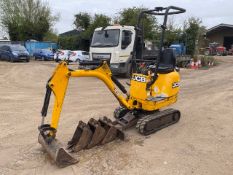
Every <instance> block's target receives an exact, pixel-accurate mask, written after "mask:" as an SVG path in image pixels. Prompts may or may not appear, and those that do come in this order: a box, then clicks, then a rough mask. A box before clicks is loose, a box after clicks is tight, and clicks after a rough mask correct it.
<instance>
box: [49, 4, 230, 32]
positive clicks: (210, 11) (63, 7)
mask: <svg viewBox="0 0 233 175" xmlns="http://www.w3.org/2000/svg"><path fill="white" fill-rule="evenodd" d="M49 4H50V5H51V7H52V10H53V13H60V21H59V22H57V24H56V25H55V29H56V30H57V32H58V33H62V32H65V31H68V30H71V29H73V28H74V26H73V24H72V23H73V21H74V14H77V13H79V12H89V13H91V14H94V13H103V14H106V15H109V16H115V15H116V14H117V13H118V12H119V11H120V10H121V9H123V8H128V7H133V6H136V7H138V6H143V7H147V8H153V7H156V6H169V5H175V6H179V7H182V8H185V9H186V10H187V12H186V13H185V14H182V15H177V18H175V22H176V23H177V24H179V23H180V24H182V23H183V21H184V20H185V19H187V18H188V17H191V16H195V17H199V18H201V19H202V21H203V24H204V25H205V26H207V27H208V28H209V27H212V26H215V25H217V24H220V23H227V24H233V2H232V0H168V1H165V0H66V1H64V0H49Z"/></svg>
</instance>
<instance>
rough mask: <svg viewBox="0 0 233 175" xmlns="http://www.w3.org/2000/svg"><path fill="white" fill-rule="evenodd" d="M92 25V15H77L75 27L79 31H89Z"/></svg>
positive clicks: (83, 13)
mask: <svg viewBox="0 0 233 175" xmlns="http://www.w3.org/2000/svg"><path fill="white" fill-rule="evenodd" d="M90 24H91V15H89V14H88V13H85V12H80V13H78V14H76V15H75V21H74V25H75V26H76V28H77V29H78V28H82V29H84V30H87V28H88V27H89V26H90Z"/></svg>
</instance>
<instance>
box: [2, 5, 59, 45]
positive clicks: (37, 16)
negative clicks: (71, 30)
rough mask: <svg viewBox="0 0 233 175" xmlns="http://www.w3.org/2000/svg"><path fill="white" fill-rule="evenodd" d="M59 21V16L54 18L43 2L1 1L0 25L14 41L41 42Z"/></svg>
mask: <svg viewBox="0 0 233 175" xmlns="http://www.w3.org/2000/svg"><path fill="white" fill-rule="evenodd" d="M57 20H58V16H53V15H52V13H51V10H50V8H49V6H48V4H47V3H45V2H42V1H41V0H1V1H0V23H1V25H2V26H3V27H4V28H6V30H7V31H8V33H9V36H10V39H11V40H13V41H17V40H22V41H25V40H29V39H35V40H39V41H41V40H43V38H44V36H45V35H46V33H47V32H49V31H50V30H51V28H52V26H53V24H54V22H55V21H57Z"/></svg>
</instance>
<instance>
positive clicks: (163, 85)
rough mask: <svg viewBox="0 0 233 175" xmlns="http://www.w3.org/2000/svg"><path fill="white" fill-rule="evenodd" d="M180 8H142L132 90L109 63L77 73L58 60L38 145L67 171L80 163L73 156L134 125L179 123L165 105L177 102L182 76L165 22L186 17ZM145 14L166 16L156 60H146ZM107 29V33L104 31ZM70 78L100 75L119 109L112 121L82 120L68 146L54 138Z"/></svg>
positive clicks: (150, 128) (147, 128)
mask: <svg viewBox="0 0 233 175" xmlns="http://www.w3.org/2000/svg"><path fill="white" fill-rule="evenodd" d="M184 12H185V10H184V9H182V8H179V7H174V6H169V7H165V8H163V7H156V8H155V9H152V10H144V11H142V12H141V13H140V15H139V17H138V23H137V26H136V27H135V30H136V35H135V45H134V49H133V52H132V76H131V81H130V84H129V86H130V88H129V92H127V90H126V89H125V87H124V86H123V85H122V84H121V83H120V82H119V81H118V80H117V79H116V77H115V76H113V75H112V73H111V70H110V68H109V64H108V63H109V60H102V61H98V62H96V61H88V62H87V61H85V62H80V64H79V68H78V69H77V70H72V69H69V68H68V66H67V63H66V62H60V63H59V64H58V66H57V67H56V69H55V71H54V73H53V75H52V77H51V78H50V79H49V80H48V83H47V87H46V94H45V99H44V105H43V108H42V111H41V114H42V122H41V125H40V126H39V132H40V133H39V143H40V144H41V145H42V146H43V147H44V149H45V150H46V151H47V152H48V154H49V155H50V156H51V157H52V159H53V160H54V161H55V162H56V163H57V165H59V166H61V167H64V166H67V165H71V164H74V163H77V162H78V160H77V159H75V158H73V157H72V156H71V154H70V153H71V152H77V151H80V150H82V149H89V148H92V147H94V146H96V145H103V144H106V143H108V142H111V141H113V140H114V139H116V138H120V139H122V140H123V139H124V137H125V133H124V131H125V130H126V129H127V128H130V127H133V126H136V129H137V130H138V132H139V133H140V134H143V135H149V134H151V133H154V132H156V131H158V130H160V129H162V128H165V127H167V126H169V125H172V124H174V123H176V122H178V121H179V119H180V112H179V111H178V110H175V109H171V108H169V109H167V108H166V109H165V110H161V109H162V108H164V107H168V106H169V105H171V104H173V103H175V102H176V101H177V96H178V93H179V86H180V76H179V72H178V69H177V68H176V66H175V65H176V58H175V55H174V51H173V50H172V49H165V48H164V46H163V43H164V36H165V30H166V23H167V18H168V16H169V15H174V14H179V13H184ZM144 15H162V16H164V21H163V24H162V25H161V41H160V48H159V53H158V55H157V56H156V57H154V59H145V58H144V57H143V54H142V53H143V49H144V38H143V23H142V19H143V17H144ZM103 31H104V29H103ZM72 77H97V78H98V79H100V80H102V81H103V82H104V83H105V85H106V86H107V87H108V89H109V90H110V91H111V93H112V94H113V95H114V96H115V97H116V99H117V100H118V101H119V104H120V107H118V108H117V109H115V111H114V118H115V119H114V121H113V120H111V119H109V118H107V117H102V118H100V119H98V120H96V119H94V118H91V119H90V120H89V121H88V122H87V123H84V122H83V121H80V122H79V123H78V126H77V128H76V130H75V132H74V135H73V137H72V138H71V140H70V141H69V142H68V144H67V146H66V147H63V146H62V144H61V143H59V142H58V140H57V139H56V132H57V127H58V123H59V118H60V113H61V110H62V104H63V101H64V97H65V94H66V89H67V86H68V82H69V79H70V78H72ZM52 92H53V94H54V96H55V102H54V107H53V112H52V118H51V123H50V124H45V117H46V115H47V110H48V106H49V101H50V96H51V93H52Z"/></svg>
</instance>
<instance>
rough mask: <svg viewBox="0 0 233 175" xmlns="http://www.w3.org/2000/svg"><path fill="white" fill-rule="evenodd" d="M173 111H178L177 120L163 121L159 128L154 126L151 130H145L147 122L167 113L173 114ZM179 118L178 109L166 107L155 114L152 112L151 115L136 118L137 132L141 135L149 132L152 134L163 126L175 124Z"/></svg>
mask: <svg viewBox="0 0 233 175" xmlns="http://www.w3.org/2000/svg"><path fill="white" fill-rule="evenodd" d="M175 113H178V114H179V117H178V119H177V120H175V121H173V122H170V123H165V124H164V125H162V126H160V127H159V128H154V129H153V130H150V131H146V130H145V127H146V124H148V123H149V122H150V121H153V120H155V119H158V118H162V117H165V116H167V115H170V114H175ZM179 119H180V112H179V111H178V110H175V109H166V110H164V111H161V112H157V113H155V114H152V115H148V116H145V117H143V118H141V119H139V120H138V122H137V125H136V129H137V130H138V132H139V133H140V134H143V135H149V134H152V133H154V132H156V131H158V130H161V129H163V128H165V127H168V126H170V125H172V124H175V123H177V122H178V121H179Z"/></svg>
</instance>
